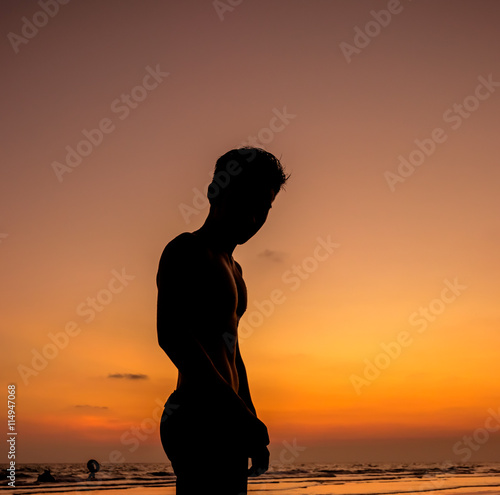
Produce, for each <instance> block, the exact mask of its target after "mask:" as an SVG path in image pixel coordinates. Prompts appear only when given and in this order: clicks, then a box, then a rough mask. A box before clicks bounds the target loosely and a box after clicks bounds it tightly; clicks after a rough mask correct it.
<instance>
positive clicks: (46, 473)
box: [37, 469, 56, 483]
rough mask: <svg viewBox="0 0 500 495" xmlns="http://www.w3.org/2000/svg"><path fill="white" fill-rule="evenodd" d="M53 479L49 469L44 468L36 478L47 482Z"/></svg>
mask: <svg viewBox="0 0 500 495" xmlns="http://www.w3.org/2000/svg"><path fill="white" fill-rule="evenodd" d="M55 480H56V479H55V478H54V476H52V475H51V474H50V469H46V470H45V471H44V472H43V473H42V474H39V475H38V478H37V481H41V482H48V483H50V482H52V481H55Z"/></svg>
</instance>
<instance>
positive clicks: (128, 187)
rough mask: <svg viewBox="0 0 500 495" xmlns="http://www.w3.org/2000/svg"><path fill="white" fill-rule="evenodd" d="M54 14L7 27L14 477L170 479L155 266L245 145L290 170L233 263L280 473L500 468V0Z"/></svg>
mask: <svg viewBox="0 0 500 495" xmlns="http://www.w3.org/2000/svg"><path fill="white" fill-rule="evenodd" d="M226 4H227V5H230V4H229V2H226ZM41 5H45V4H44V3H43V1H42V2H40V3H38V2H32V1H24V2H16V1H11V0H5V1H4V2H2V10H3V15H2V16H1V19H0V26H1V32H2V33H3V36H4V38H3V40H4V41H3V43H2V45H1V48H0V50H1V56H2V68H3V77H2V85H3V91H2V95H3V114H2V115H3V118H2V123H1V126H2V127H1V136H2V145H1V152H2V155H3V159H2V180H1V181H0V202H1V206H2V210H1V211H2V212H3V214H2V217H1V219H0V234H1V235H0V265H1V273H2V279H1V284H2V285H1V289H2V301H3V304H4V307H3V309H2V333H3V335H4V342H5V344H4V347H3V351H2V359H1V364H0V370H1V376H2V380H3V382H4V384H5V389H6V385H7V384H9V383H16V385H17V396H18V398H17V421H18V432H19V434H18V454H19V456H18V461H19V462H55V461H67V460H68V461H77V462H80V461H83V460H87V459H88V458H89V456H91V457H95V458H99V459H100V460H101V461H102V462H107V461H108V460H110V456H111V457H112V456H113V454H112V453H113V452H119V453H120V454H121V455H122V456H123V459H124V460H126V461H165V460H166V457H165V455H164V453H163V451H162V449H161V445H160V442H159V435H158V432H157V431H156V430H155V427H154V423H155V418H156V416H157V408H158V407H159V406H158V403H161V402H162V401H164V400H165V399H166V397H167V396H168V395H169V394H170V393H171V391H172V390H173V388H174V386H175V380H176V370H175V368H174V367H173V365H172V364H171V363H170V361H169V360H168V358H167V357H166V356H165V355H164V354H163V352H162V351H161V349H160V348H159V347H158V345H157V342H156V334H155V304H156V287H155V274H156V269H157V264H158V259H159V256H160V254H161V251H162V249H163V247H164V245H165V244H166V243H167V242H168V241H169V240H170V239H171V238H173V237H174V236H176V235H177V234H179V233H181V232H183V231H186V230H194V229H196V228H198V227H199V226H200V224H201V223H202V221H203V220H204V218H205V215H206V213H207V207H206V205H205V203H204V201H203V200H202V197H203V195H202V193H204V188H205V187H206V185H207V183H208V180H209V175H210V173H211V170H212V168H213V165H214V163H215V160H216V159H217V158H218V157H219V156H220V155H221V154H223V153H224V152H225V151H227V150H229V149H231V148H234V147H239V146H241V145H242V144H246V143H249V142H250V143H255V142H258V143H259V144H260V145H261V146H263V147H265V148H266V149H267V150H269V151H271V152H272V153H274V154H276V155H277V156H278V157H281V159H282V162H283V163H284V165H285V166H286V168H287V170H288V171H289V172H291V173H292V178H291V180H290V182H289V184H288V186H287V190H286V192H283V193H280V194H279V196H278V198H277V200H276V201H275V203H274V205H273V209H272V211H271V214H270V217H269V220H268V222H267V224H266V225H265V226H264V227H263V229H262V231H261V232H259V233H258V235H257V236H256V237H255V238H254V239H252V240H251V241H250V242H248V244H247V245H245V246H241V247H239V248H238V249H237V250H236V252H235V258H236V259H237V260H238V261H239V262H240V264H241V265H242V266H243V271H244V276H245V279H246V282H247V285H248V288H249V297H250V305H249V310H248V313H247V315H246V317H245V319H244V320H243V322H242V325H243V326H244V328H245V331H244V334H243V335H242V338H241V347H242V352H243V355H244V358H245V360H246V363H247V369H248V374H249V378H250V385H251V390H252V393H253V397H254V402H255V404H256V407H257V410H258V412H259V415H260V416H261V417H262V419H263V420H264V421H265V422H266V423H267V424H268V426H269V431H270V435H271V441H272V452H273V456H274V458H275V459H276V458H278V457H279V454H280V452H281V451H282V449H283V448H284V447H283V446H284V445H285V443H284V442H288V444H292V443H293V442H294V441H296V442H297V444H298V445H301V446H303V447H305V449H304V450H302V451H301V452H300V455H299V456H298V457H297V459H296V460H295V461H294V462H306V461H311V460H312V461H356V460H360V461H366V460H368V461H369V460H372V461H380V460H382V461H384V460H399V459H404V460H408V461H411V460H436V461H446V460H451V461H452V462H460V461H462V460H465V457H467V454H469V453H470V456H469V459H470V460H471V462H472V461H474V462H479V461H484V460H496V459H497V457H496V455H497V451H498V447H499V439H498V434H497V433H495V431H493V428H492V425H494V424H496V423H494V421H496V420H495V418H496V417H497V416H498V411H499V408H500V393H499V392H498V384H497V382H498V379H497V376H498V371H499V368H498V366H499V365H498V344H499V343H500V342H499V332H498V328H499V318H500V313H499V305H498V300H499V289H498V251H499V242H500V228H499V220H498V218H499V216H498V212H499V200H498V184H499V178H500V173H499V167H498V131H499V120H498V115H499V110H500V90H499V89H500V71H499V69H498V53H499V51H500V32H499V30H498V25H499V21H500V4H498V2H495V1H494V0H491V1H487V0H478V1H475V2H468V1H462V0H453V1H452V0H441V1H440V2H435V1H431V0H419V1H418V2H417V1H413V2H411V1H409V0H401V1H400V2H398V1H395V0H391V1H389V2H387V1H372V2H368V1H357V2H353V1H352V0H337V1H335V2H326V1H316V0H310V1H305V0H301V1H298V0H286V1H285V0H275V1H273V2H266V1H264V0H253V1H251V2H250V1H247V2H242V3H241V4H240V5H238V6H235V7H231V8H230V9H227V10H224V11H222V10H219V11H217V9H216V8H215V7H214V4H213V3H212V2H201V1H190V2H173V1H163V2H160V1H147V2H139V1H138V0H136V1H132V0H129V1H117V0H108V1H107V2H98V1H93V0H91V1H85V2H83V1H77V0H74V1H71V2H69V3H67V4H64V5H59V8H58V12H57V13H55V7H54V5H55V4H50V5H52V10H51V11H50V13H51V15H52V16H50V15H49V14H46V15H45V14H44V13H43V12H44V11H43V10H42V7H41ZM218 5H220V4H218ZM47 9H48V7H47ZM49 10H50V9H49ZM32 22H36V23H38V24H39V26H40V27H38V28H37V27H36V26H35V28H33V27H31V31H30V23H32ZM11 33H13V34H11ZM366 33H368V34H366ZM27 35H29V36H30V37H27ZM23 38H24V41H22V39H23ZM96 129H100V130H96ZM89 136H90V138H89ZM88 139H91V140H94V143H93V144H92V143H91V144H88V143H84V142H83V143H82V141H85V140H88ZM73 150H76V151H73ZM68 153H70V154H71V155H72V157H70V158H69V160H70V161H69V162H67V160H68V158H67V155H68ZM75 153H80V154H81V155H85V156H80V157H78V156H77V155H76V154H75ZM402 163H406V164H405V165H402ZM408 163H409V165H408ZM412 163H413V165H412ZM318 239H320V240H318ZM322 243H323V244H322ZM325 243H326V245H327V246H330V248H329V249H328V248H325V247H324V245H325ZM329 243H330V244H329ZM333 244H335V247H334V248H333V247H331V246H332V245H333ZM318 246H323V248H321V247H318ZM316 255H318V256H316ZM450 287H451V288H450ZM276 291H278V292H276ZM272 294H275V295H276V294H280V296H279V297H277V298H275V299H276V301H278V302H276V301H275V302H272V303H271V306H269V304H267V305H266V303H265V301H268V300H269V301H270V300H271V295H272ZM93 298H94V299H95V300H96V301H97V302H92V299H93ZM99 301H100V302H99ZM266 308H267V309H266ZM47 346H48V347H47ZM398 346H399V347H398ZM388 349H389V350H388ZM51 352H52V354H51ZM391 352H392V355H391ZM382 354H384V355H386V357H384V356H382ZM36 356H42V357H39V358H38V361H36V359H37V358H36ZM387 356H388V357H387ZM34 359H35V361H33V360H34ZM374 363H376V364H374ZM373 366H375V368H373V369H374V370H375V371H373V369H372V367H373ZM37 367H38V369H37ZM371 369H372V371H370V370H371ZM30 370H31V371H30ZM492 411H493V412H492ZM495 414H497V416H495ZM489 418H491V419H489ZM499 421H500V419H499ZM488 428H490V429H488ZM483 430H484V431H485V432H486V434H487V438H486V437H485V436H484V435H485V434H484V432H483ZM478 432H479V433H478ZM474 435H476V436H475V437H474ZM481 435H482V436H481ZM464 436H470V437H472V438H476V440H475V442H476V443H475V444H474V445H473V446H468V447H467V446H466V445H465V444H463V442H464V440H463V439H464ZM484 438H486V440H484ZM483 440H484V441H483ZM479 441H481V442H482V443H479ZM474 447H478V448H477V449H475V448H474ZM467 449H469V450H467ZM469 459H467V460H469ZM2 462H3V461H2Z"/></svg>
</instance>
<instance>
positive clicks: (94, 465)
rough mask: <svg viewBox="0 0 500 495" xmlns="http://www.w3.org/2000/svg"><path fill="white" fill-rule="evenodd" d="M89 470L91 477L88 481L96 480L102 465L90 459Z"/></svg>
mask: <svg viewBox="0 0 500 495" xmlns="http://www.w3.org/2000/svg"><path fill="white" fill-rule="evenodd" d="M87 469H88V470H89V477H88V478H87V480H95V473H97V472H98V471H99V469H101V465H100V464H99V463H98V462H97V461H96V460H95V459H90V461H88V462H87Z"/></svg>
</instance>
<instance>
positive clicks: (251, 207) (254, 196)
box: [226, 187, 276, 244]
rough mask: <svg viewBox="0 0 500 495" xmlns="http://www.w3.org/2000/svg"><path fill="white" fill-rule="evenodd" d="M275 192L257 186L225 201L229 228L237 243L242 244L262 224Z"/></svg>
mask: <svg viewBox="0 0 500 495" xmlns="http://www.w3.org/2000/svg"><path fill="white" fill-rule="evenodd" d="M275 197H276V193H275V192H274V191H273V190H272V189H268V188H264V187H259V188H256V189H253V190H251V191H240V192H239V193H238V194H236V195H234V196H233V197H232V198H231V199H230V201H227V202H226V208H227V213H228V218H229V226H228V227H229V228H230V229H231V234H232V236H233V237H234V239H235V240H236V242H237V244H244V243H245V242H247V241H248V240H249V239H250V238H251V237H253V236H254V235H255V234H256V233H257V232H258V231H259V230H260V228H261V227H262V226H263V225H264V223H265V222H266V219H267V215H268V214H269V210H270V209H271V206H272V203H273V201H274V198H275Z"/></svg>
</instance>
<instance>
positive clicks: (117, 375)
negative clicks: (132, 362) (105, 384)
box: [108, 373, 149, 380]
mask: <svg viewBox="0 0 500 495" xmlns="http://www.w3.org/2000/svg"><path fill="white" fill-rule="evenodd" d="M108 378H123V379H125V380H147V379H148V378H149V377H148V375H143V374H140V373H113V374H109V375H108Z"/></svg>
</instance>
